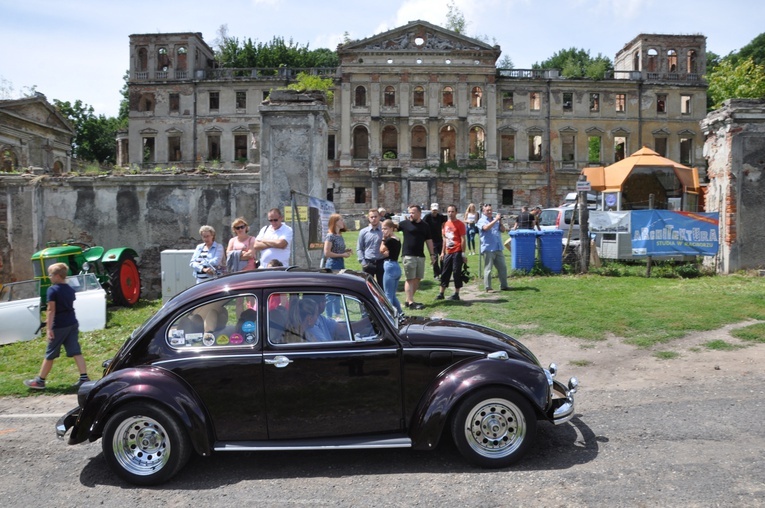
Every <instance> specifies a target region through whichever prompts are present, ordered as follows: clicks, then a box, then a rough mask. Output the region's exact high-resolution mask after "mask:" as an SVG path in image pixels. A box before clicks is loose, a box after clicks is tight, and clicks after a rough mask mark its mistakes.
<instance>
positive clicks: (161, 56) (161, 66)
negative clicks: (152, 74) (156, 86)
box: [157, 48, 170, 71]
mask: <svg viewBox="0 0 765 508" xmlns="http://www.w3.org/2000/svg"><path fill="white" fill-rule="evenodd" d="M168 67H170V57H169V56H168V55H167V48H159V49H158V50H157V70H158V71H166V70H167V69H168Z"/></svg>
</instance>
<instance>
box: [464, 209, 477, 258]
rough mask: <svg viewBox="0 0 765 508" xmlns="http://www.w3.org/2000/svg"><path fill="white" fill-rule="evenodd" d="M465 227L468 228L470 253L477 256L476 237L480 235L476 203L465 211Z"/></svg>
mask: <svg viewBox="0 0 765 508" xmlns="http://www.w3.org/2000/svg"><path fill="white" fill-rule="evenodd" d="M463 217H464V219H465V226H466V227H467V240H468V252H469V253H470V254H475V235H476V234H478V227H477V226H476V222H478V212H477V211H476V209H475V203H470V204H469V205H468V207H467V210H465V215H464V216H463Z"/></svg>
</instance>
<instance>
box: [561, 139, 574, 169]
mask: <svg viewBox="0 0 765 508" xmlns="http://www.w3.org/2000/svg"><path fill="white" fill-rule="evenodd" d="M561 156H562V157H563V162H573V161H574V159H575V158H576V135H574V134H570V133H565V134H563V135H561Z"/></svg>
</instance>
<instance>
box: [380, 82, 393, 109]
mask: <svg viewBox="0 0 765 508" xmlns="http://www.w3.org/2000/svg"><path fill="white" fill-rule="evenodd" d="M383 105H384V106H385V107H387V108H392V107H393V106H395V105H396V89H395V88H393V87H392V86H386V87H385V92H383Z"/></svg>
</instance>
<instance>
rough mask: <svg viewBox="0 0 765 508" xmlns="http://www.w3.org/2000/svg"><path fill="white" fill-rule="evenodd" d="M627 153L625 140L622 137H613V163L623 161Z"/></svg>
mask: <svg viewBox="0 0 765 508" xmlns="http://www.w3.org/2000/svg"><path fill="white" fill-rule="evenodd" d="M626 151H627V138H626V137H624V136H616V137H614V162H619V161H620V160H622V159H624V154H625V153H626Z"/></svg>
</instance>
